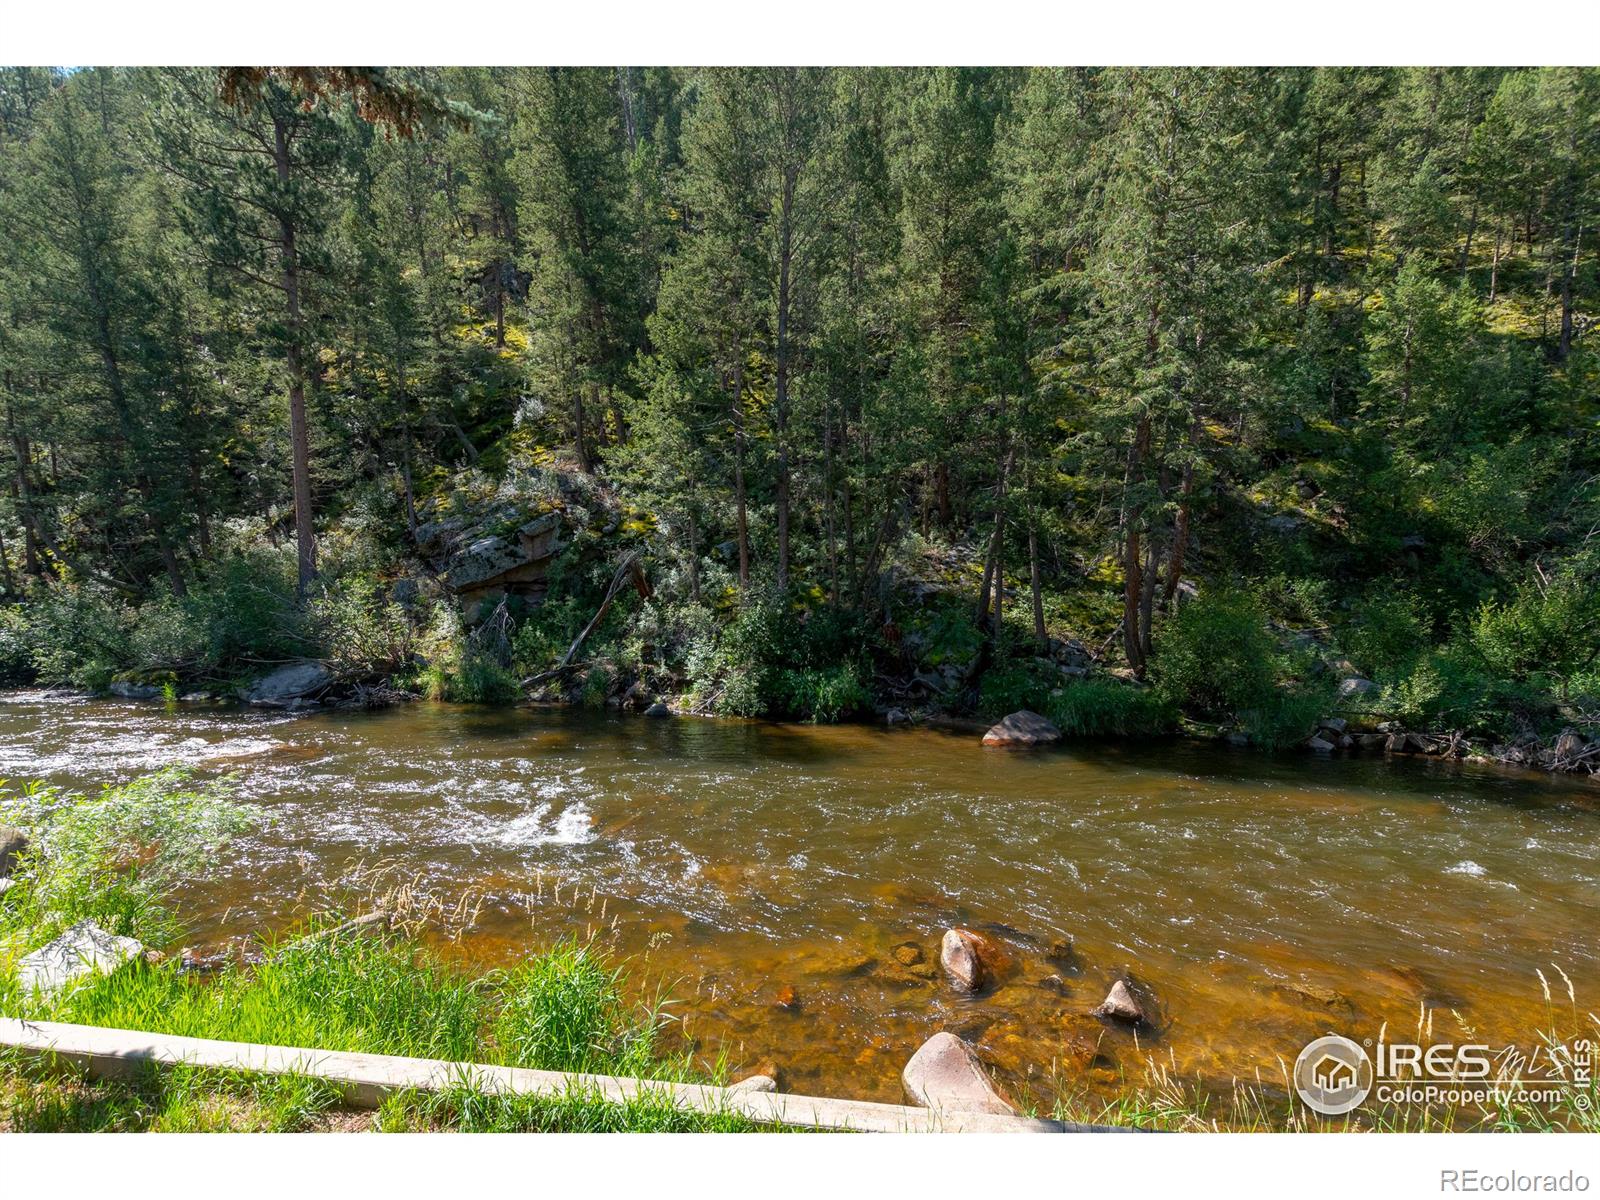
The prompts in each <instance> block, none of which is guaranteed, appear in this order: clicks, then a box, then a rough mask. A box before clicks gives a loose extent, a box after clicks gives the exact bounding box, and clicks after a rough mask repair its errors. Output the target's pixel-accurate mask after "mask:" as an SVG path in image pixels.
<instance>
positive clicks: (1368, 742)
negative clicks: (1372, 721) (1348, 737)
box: [1357, 733, 1389, 750]
mask: <svg viewBox="0 0 1600 1200" xmlns="http://www.w3.org/2000/svg"><path fill="white" fill-rule="evenodd" d="M1357 741H1358V742H1359V743H1360V745H1361V748H1362V749H1363V750H1382V749H1383V748H1384V746H1385V745H1386V744H1387V743H1388V741H1389V735H1388V734H1386V733H1363V734H1362V735H1361V736H1360V737H1359V738H1358V739H1357Z"/></svg>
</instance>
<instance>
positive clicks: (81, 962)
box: [17, 921, 144, 994]
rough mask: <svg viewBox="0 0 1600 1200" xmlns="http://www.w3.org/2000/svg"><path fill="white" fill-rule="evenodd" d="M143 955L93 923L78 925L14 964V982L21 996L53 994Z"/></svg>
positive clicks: (131, 943) (135, 943)
mask: <svg viewBox="0 0 1600 1200" xmlns="http://www.w3.org/2000/svg"><path fill="white" fill-rule="evenodd" d="M143 953H144V946H142V945H141V944H140V943H139V941H138V940H137V939H135V938H131V937H114V936H113V935H111V934H109V933H107V932H106V931H105V930H104V929H101V928H100V926H98V925H96V924H95V923H94V922H93V921H79V922H78V923H77V924H76V925H74V926H73V927H72V928H71V929H69V930H67V931H66V932H65V933H63V934H62V935H61V936H60V937H58V938H57V939H56V940H55V941H53V942H51V943H49V944H48V945H45V946H41V947H40V948H39V949H37V950H35V951H34V952H33V953H32V954H29V955H27V956H26V957H25V958H23V960H22V961H21V962H20V963H18V964H17V982H18V983H19V984H21V985H22V991H23V993H24V994H27V993H29V992H32V991H33V990H34V989H35V988H37V989H38V990H39V991H42V992H57V991H60V990H61V989H62V988H64V987H66V986H67V984H69V983H71V982H72V981H73V980H75V979H81V978H83V977H84V976H86V975H94V974H97V973H101V972H106V973H109V972H111V971H115V970H116V969H117V968H118V967H120V966H122V964H123V963H125V962H130V961H132V960H133V959H135V958H138V957H139V955H141V954H143Z"/></svg>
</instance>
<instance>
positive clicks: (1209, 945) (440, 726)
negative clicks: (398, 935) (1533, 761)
mask: <svg viewBox="0 0 1600 1200" xmlns="http://www.w3.org/2000/svg"><path fill="white" fill-rule="evenodd" d="M172 762H181V763H188V764H192V765H194V766H196V767H197V768H200V769H202V770H207V771H212V770H214V771H218V772H224V771H227V772H233V773H235V774H237V776H238V778H239V786H240V790H241V791H242V793H243V794H244V795H245V796H246V797H247V798H249V799H252V800H254V801H255V802H257V803H259V804H262V805H263V806H265V807H266V808H267V809H268V810H269V812H270V814H271V816H272V820H271V822H270V824H269V825H268V826H267V827H266V828H264V829H263V830H261V831H260V832H258V833H256V834H254V835H252V836H251V837H249V838H247V839H245V840H243V841H242V842H240V843H239V844H238V845H237V846H235V847H234V848H233V849H232V850H231V851H230V852H229V853H228V854H227V855H226V856H225V858H224V860H223V861H222V862H221V863H220V864H219V866H218V871H217V874H216V876H215V877H214V878H212V879H210V880H206V881H200V882H197V883H196V884H195V885H193V886H192V887H191V888H190V889H189V890H188V893H187V894H186V895H185V896H184V897H183V907H184V911H185V914H186V915H187V916H188V917H189V918H190V919H191V920H192V923H193V924H194V926H195V931H194V937H195V939H196V940H207V939H219V938H222V937H226V936H229V935H237V934H241V933H248V932H253V931H258V930H267V929H271V928H273V927H275V926H279V925H282V924H284V923H285V922H287V921H290V920H292V919H294V917H295V915H296V914H297V913H299V912H303V911H304V909H305V907H306V906H307V905H309V904H312V903H315V899H314V898H316V897H323V896H327V895H331V894H337V893H338V891H339V889H340V886H341V883H342V882H344V881H347V880H348V878H349V873H350V871H351V870H352V868H353V867H354V866H355V865H356V864H357V863H362V862H365V863H368V864H371V863H373V862H375V861H378V860H389V861H392V862H393V863H394V864H395V868H396V869H397V870H399V871H402V872H404V873H405V874H406V875H408V876H413V875H414V876H417V877H420V879H421V881H422V882H423V884H424V886H426V887H427V888H428V889H429V890H431V891H433V892H436V893H438V894H441V895H446V896H455V895H459V894H462V893H465V892H468V891H472V892H481V893H483V894H484V895H485V897H486V899H485V903H484V905H483V908H482V910H481V914H480V917H479V921H478V925H477V927H476V929H475V930H474V931H473V932H472V933H471V934H470V935H469V936H468V938H467V939H466V940H465V941H464V942H463V944H462V946H463V951H464V952H465V953H467V954H470V955H471V956H473V957H474V958H475V959H478V960H481V961H483V962H505V961H509V960H513V959H515V958H516V957H517V956H519V955H521V954H523V953H526V952H527V951H528V950H529V949H531V948H535V947H538V946H541V945H543V944H546V943H548V942H550V941H551V940H553V939H555V938H557V937H559V936H561V935H562V934H564V933H568V932H573V933H578V934H580V935H581V934H583V933H585V932H586V931H588V930H591V929H596V928H599V927H600V926H601V925H604V926H605V928H606V929H607V931H608V932H607V934H606V936H608V937H612V938H614V939H615V940H616V942H617V943H618V944H619V946H620V948H621V949H622V950H623V951H624V952H625V953H629V954H635V955H638V956H640V957H641V959H642V960H643V963H642V967H641V968H640V973H642V974H644V975H648V976H649V977H650V978H651V979H652V980H653V981H655V980H661V979H666V980H668V981H671V982H673V983H674V984H675V989H674V990H675V994H676V995H677V996H678V997H679V999H680V1004H679V1005H678V1006H677V1009H676V1011H677V1012H678V1013H679V1014H680V1015H681V1016H682V1017H683V1020H684V1029H685V1031H686V1035H687V1036H688V1037H689V1038H691V1039H692V1040H693V1042H694V1044H695V1045H696V1047H697V1048H698V1049H699V1050H700V1051H701V1052H703V1053H704V1054H706V1055H707V1056H708V1057H709V1056H715V1055H716V1054H718V1053H722V1052H726V1053H727V1054H728V1055H729V1056H730V1057H731V1058H732V1059H734V1060H735V1061H745V1062H750V1063H755V1062H762V1061H769V1060H770V1061H773V1062H775V1063H776V1064H777V1065H778V1067H779V1068H780V1069H781V1071H782V1072H783V1075H784V1083H785V1086H786V1087H788V1088H790V1089H792V1090H808V1091H810V1090H817V1091H829V1092H833V1093H836V1094H843V1095H850V1096H859V1097H864V1098H869V1099H884V1100H895V1099H898V1098H899V1082H898V1077H899V1070H900V1068H901V1066H902V1065H903V1064H904V1062H905V1060H906V1059H907V1058H908V1057H909V1056H910V1054H911V1052H912V1051H913V1050H914V1049H915V1048H916V1046H917V1045H918V1044H919V1043H920V1042H921V1040H922V1039H924V1038H925V1037H927V1036H928V1035H929V1034H930V1033H932V1032H933V1031H934V1030H935V1029H938V1028H950V1029H954V1030H956V1031H957V1032H959V1033H961V1034H963V1035H964V1036H966V1037H968V1038H971V1039H972V1040H974V1041H975V1042H977V1044H978V1045H979V1046H980V1048H981V1049H983V1050H984V1052H985V1053H986V1055H987V1057H989V1058H990V1060H991V1061H993V1062H995V1063H996V1064H998V1066H999V1067H1000V1068H1001V1069H1002V1072H1003V1073H1004V1074H1005V1075H1006V1076H1007V1077H1008V1082H1009V1083H1010V1084H1011V1086H1012V1087H1013V1088H1014V1089H1016V1090H1017V1091H1019V1092H1022V1093H1024V1094H1032V1095H1034V1096H1036V1097H1039V1098H1041V1099H1044V1098H1045V1097H1047V1095H1048V1093H1049V1087H1048V1085H1047V1082H1046V1081H1047V1080H1048V1079H1049V1077H1051V1076H1052V1075H1058V1076H1060V1077H1062V1078H1064V1079H1066V1080H1068V1081H1069V1082H1071V1083H1073V1084H1075V1085H1076V1086H1079V1087H1087V1088H1089V1089H1091V1090H1099V1091H1108V1090H1110V1089H1113V1088H1114V1087H1115V1086H1116V1080H1117V1078H1118V1074H1119V1072H1121V1071H1126V1072H1127V1073H1128V1074H1129V1075H1133V1076H1137V1075H1138V1074H1139V1073H1140V1070H1141V1066H1140V1063H1141V1056H1140V1054H1139V1052H1138V1051H1137V1050H1136V1049H1135V1047H1134V1044H1133V1041H1132V1039H1131V1038H1130V1037H1129V1036H1128V1035H1126V1034H1124V1033H1122V1032H1120V1031H1115V1030H1110V1031H1108V1030H1106V1029H1104V1028H1103V1027H1102V1026H1101V1025H1100V1024H1099V1023H1098V1022H1097V1021H1095V1020H1094V1019H1093V1018H1091V1017H1089V1016H1088V1015H1087V1013H1088V1010H1089V1009H1091V1008H1092V1007H1094V1006H1095V1005H1096V1004H1097V1003H1098V1002H1099V1001H1100V999H1101V998H1102V997H1103V995H1104V993H1105V988H1106V985H1107V983H1108V982H1109V981H1110V979H1111V978H1112V977H1113V976H1114V975H1115V973H1116V972H1118V971H1120V970H1122V969H1124V968H1128V969H1131V970H1133V971H1134V972H1135V973H1136V974H1137V975H1138V976H1139V977H1140V978H1141V979H1142V980H1144V981H1146V982H1147V983H1148V984H1149V985H1150V986H1152V987H1153V988H1154V990H1155V992H1156V993H1157V994H1158V996H1159V997H1160V1000H1161V1003H1162V1007H1163V1009H1164V1016H1163V1028H1162V1030H1161V1033H1160V1038H1159V1042H1158V1048H1159V1051H1160V1053H1161V1054H1162V1055H1163V1057H1164V1058H1168V1059H1169V1061H1173V1062H1175V1063H1176V1065H1177V1067H1178V1069H1179V1070H1180V1071H1182V1072H1184V1073H1187V1074H1193V1075H1199V1076H1203V1077H1206V1078H1213V1077H1214V1078H1217V1079H1219V1080H1223V1081H1225V1080H1226V1079H1228V1078H1229V1077H1232V1076H1235V1075H1238V1076H1244V1077H1254V1076H1255V1074H1256V1073H1257V1071H1258V1070H1259V1071H1260V1072H1261V1073H1262V1074H1263V1075H1267V1074H1269V1073H1270V1077H1271V1078H1272V1079H1274V1080H1276V1079H1278V1078H1280V1070H1279V1059H1280V1058H1283V1059H1286V1060H1290V1061H1292V1059H1293V1056H1294V1054H1295V1053H1296V1052H1297V1051H1298V1049H1299V1047H1300V1046H1301V1045H1302V1044H1303V1043H1304V1042H1305V1041H1306V1040H1307V1039H1308V1038H1309V1037H1311V1036H1314V1035H1315V1034H1318V1033H1321V1032H1326V1031H1327V1030H1329V1029H1339V1030H1342V1031H1348V1030H1351V1029H1354V1030H1358V1031H1360V1032H1362V1033H1363V1034H1366V1035H1374V1034H1376V1032H1377V1029H1378V1026H1379V1024H1380V1023H1381V1022H1383V1021H1385V1020H1387V1021H1388V1022H1389V1023H1390V1026H1391V1028H1398V1029H1404V1030H1409V1029H1411V1028H1412V1027H1414V1025H1415V1023H1416V1020H1417V1014H1418V1011H1419V1006H1420V1007H1435V1008H1440V1009H1451V1008H1453V1009H1455V1010H1457V1011H1458V1012H1459V1013H1460V1015H1461V1018H1462V1019H1463V1020H1464V1021H1466V1022H1468V1023H1470V1024H1471V1026H1472V1027H1473V1028H1474V1029H1475V1030H1476V1032H1477V1034H1478V1035H1479V1036H1480V1037H1482V1038H1485V1039H1487V1040H1503V1041H1521V1042H1524V1043H1526V1042H1527V1040H1528V1038H1529V1035H1530V1033H1531V1031H1532V1030H1533V1029H1535V1028H1538V1027H1541V1026H1542V1025H1544V1024H1545V1023H1546V1010H1545V1001H1544V998H1543V995H1542V993H1541V991H1540V987H1539V983H1538V979H1537V977H1536V976H1535V974H1534V972H1535V970H1536V969H1537V968H1544V969H1545V974H1546V975H1547V976H1551V977H1552V978H1554V976H1553V974H1552V972H1551V971H1550V970H1549V964H1552V963H1553V964H1556V965H1558V966H1559V967H1560V968H1561V969H1562V970H1563V971H1565V972H1566V974H1567V975H1568V976H1569V977H1570V978H1571V979H1572V981H1573V983H1574V985H1575V987H1576V988H1577V993H1578V1000H1579V1003H1580V1011H1584V1010H1585V1008H1586V1007H1587V1008H1592V1007H1594V1006H1595V1005H1596V1004H1597V1003H1600V1000H1597V996H1600V938H1597V933H1596V930H1597V928H1600V864H1597V861H1596V846H1597V837H1600V804H1597V803H1596V801H1597V798H1600V789H1597V788H1596V787H1594V786H1593V785H1592V784H1591V783H1589V782H1586V781H1585V782H1577V781H1571V780H1554V779H1546V778H1543V777H1538V776H1533V775H1509V774H1502V773H1497V772H1493V771H1489V770H1485V769H1482V768H1472V767H1464V766H1460V765H1456V764H1448V763H1440V762H1435V761H1417V762H1409V761H1408V762H1385V761H1383V760H1382V759H1378V758H1354V759H1347V760H1334V761H1313V760H1310V759H1305V758H1298V757H1290V758H1284V759H1268V758H1263V757H1259V756H1253V755H1247V754H1228V753H1225V752H1221V751H1215V750H1212V749H1210V748H1208V747H1202V746H1194V745H1188V744H1182V743H1170V744H1158V745H1152V746H1145V747H1137V748H1135V747H1112V748H1107V747H1085V748H1069V749H1065V750H1057V751H1048V752H1015V751H1006V750H995V749H985V748H983V747H982V746H980V745H979V742H978V738H977V737H976V736H974V735H970V734H951V733H938V732H931V731H906V730H894V731H889V730H881V729H872V728H865V727H858V726H853V727H842V728H811V727H805V726H776V725H765V724H755V723H738V722H720V721H700V720H692V719H683V720H672V721H646V720H641V719H637V718H625V717H607V716H600V715H595V714H589V713H577V712H566V711H548V712H546V711H533V712H530V711H513V712H501V711H479V710H470V709H460V708H452V707H447V706H440V705H414V706H410V707H406V708H399V709H392V710H388V711H385V712H378V713H318V714H313V715H308V716H298V717H289V716H285V715H283V714H275V713H257V712H244V711H239V710H214V711H196V710H192V709H188V708H184V709H180V710H177V711H175V712H171V713H169V712H167V711H165V710H164V709H163V708H162V707H161V706H159V705H148V704H134V703H117V702H108V701H90V700H84V699H78V698H63V697H58V696H44V695H41V694H37V693H32V694H14V695H12V696H9V697H5V698H4V699H3V701H0V776H3V777H9V778H11V779H25V778H34V777H44V778H49V779H52V780H55V781H58V782H63V783H71V784H73V785H77V786H92V785H97V784H99V783H103V782H108V781H113V780H116V779H120V778H126V777H127V776H129V775H132V774H136V773H138V772H141V771H145V770H149V769H152V768H155V767H158V766H162V765H165V764H168V763H172ZM558 883H559V884H560V885H561V889H562V890H561V891H560V892H559V893H557V891H556V885H557V884H558ZM558 897H559V898H558ZM602 914H604V920H603V921H602V920H601V915H602ZM951 924H965V925H970V926H972V927H974V928H976V929H979V930H982V931H985V932H986V933H988V934H989V935H990V937H991V938H993V939H994V940H995V942H996V943H997V944H998V945H999V946H1000V947H1001V949H1002V950H1003V952H1004V954H1005V956H1006V958H1007V959H1008V965H1007V966H1006V967H1005V968H1004V969H1003V970H1002V972H1001V978H1000V979H999V980H998V981H997V983H996V985H995V987H993V988H992V989H991V990H990V991H989V992H988V993H987V994H985V995H982V996H979V997H977V998H966V997H958V996H956V995H955V994H954V993H953V992H951V991H950V989H949V988H948V987H947V986H946V985H945V984H944V983H943V981H942V980H940V979H939V978H937V973H936V971H935V970H934V969H933V967H932V966H931V965H930V964H932V963H933V962H935V961H936V959H937V948H938V937H939V935H940V933H941V932H942V931H943V930H944V929H945V928H946V927H948V926H949V925H951ZM613 925H614V929H613V928H612V927H613ZM1068 939H1070V940H1071V941H1072V942H1073V944H1074V949H1073V951H1072V952H1071V953H1070V954H1069V953H1067V952H1066V951H1065V950H1064V948H1063V945H1062V944H1063V943H1064V942H1065V941H1066V940H1068ZM908 941H910V942H914V943H916V944H917V946H918V947H920V948H921V950H922V952H923V953H922V961H915V957H914V955H913V953H912V952H910V951H907V950H902V951H901V953H900V954H899V955H898V956H897V954H896V953H895V948H896V947H897V946H900V945H901V944H902V943H905V942H908ZM904 959H911V960H913V961H909V962H907V961H902V960H904ZM791 989H792V991H793V995H792V997H791V995H790V990H791ZM780 995H781V998H782V999H783V1000H784V1001H785V1003H783V1004H779V1003H778V999H779V997H780ZM1559 999H1560V1000H1561V1001H1562V1002H1563V1006H1564V1005H1565V997H1564V995H1562V996H1560V997H1559ZM1446 1020H1451V1019H1450V1018H1449V1017H1448V1013H1446V1012H1442V1011H1441V1012H1439V1013H1437V1014H1436V1017H1435V1028H1436V1030H1438V1029H1439V1028H1440V1027H1441V1026H1440V1022H1441V1021H1446Z"/></svg>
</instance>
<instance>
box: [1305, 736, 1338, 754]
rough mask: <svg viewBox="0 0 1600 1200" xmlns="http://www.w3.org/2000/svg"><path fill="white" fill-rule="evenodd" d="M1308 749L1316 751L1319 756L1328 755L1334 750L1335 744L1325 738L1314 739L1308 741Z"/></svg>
mask: <svg viewBox="0 0 1600 1200" xmlns="http://www.w3.org/2000/svg"><path fill="white" fill-rule="evenodd" d="M1305 745H1306V749H1307V750H1315V751H1316V752H1317V753H1318V754H1327V753H1328V752H1329V751H1330V750H1332V749H1333V743H1332V742H1330V741H1327V740H1325V739H1323V738H1319V737H1313V738H1307V739H1306V743H1305Z"/></svg>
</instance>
